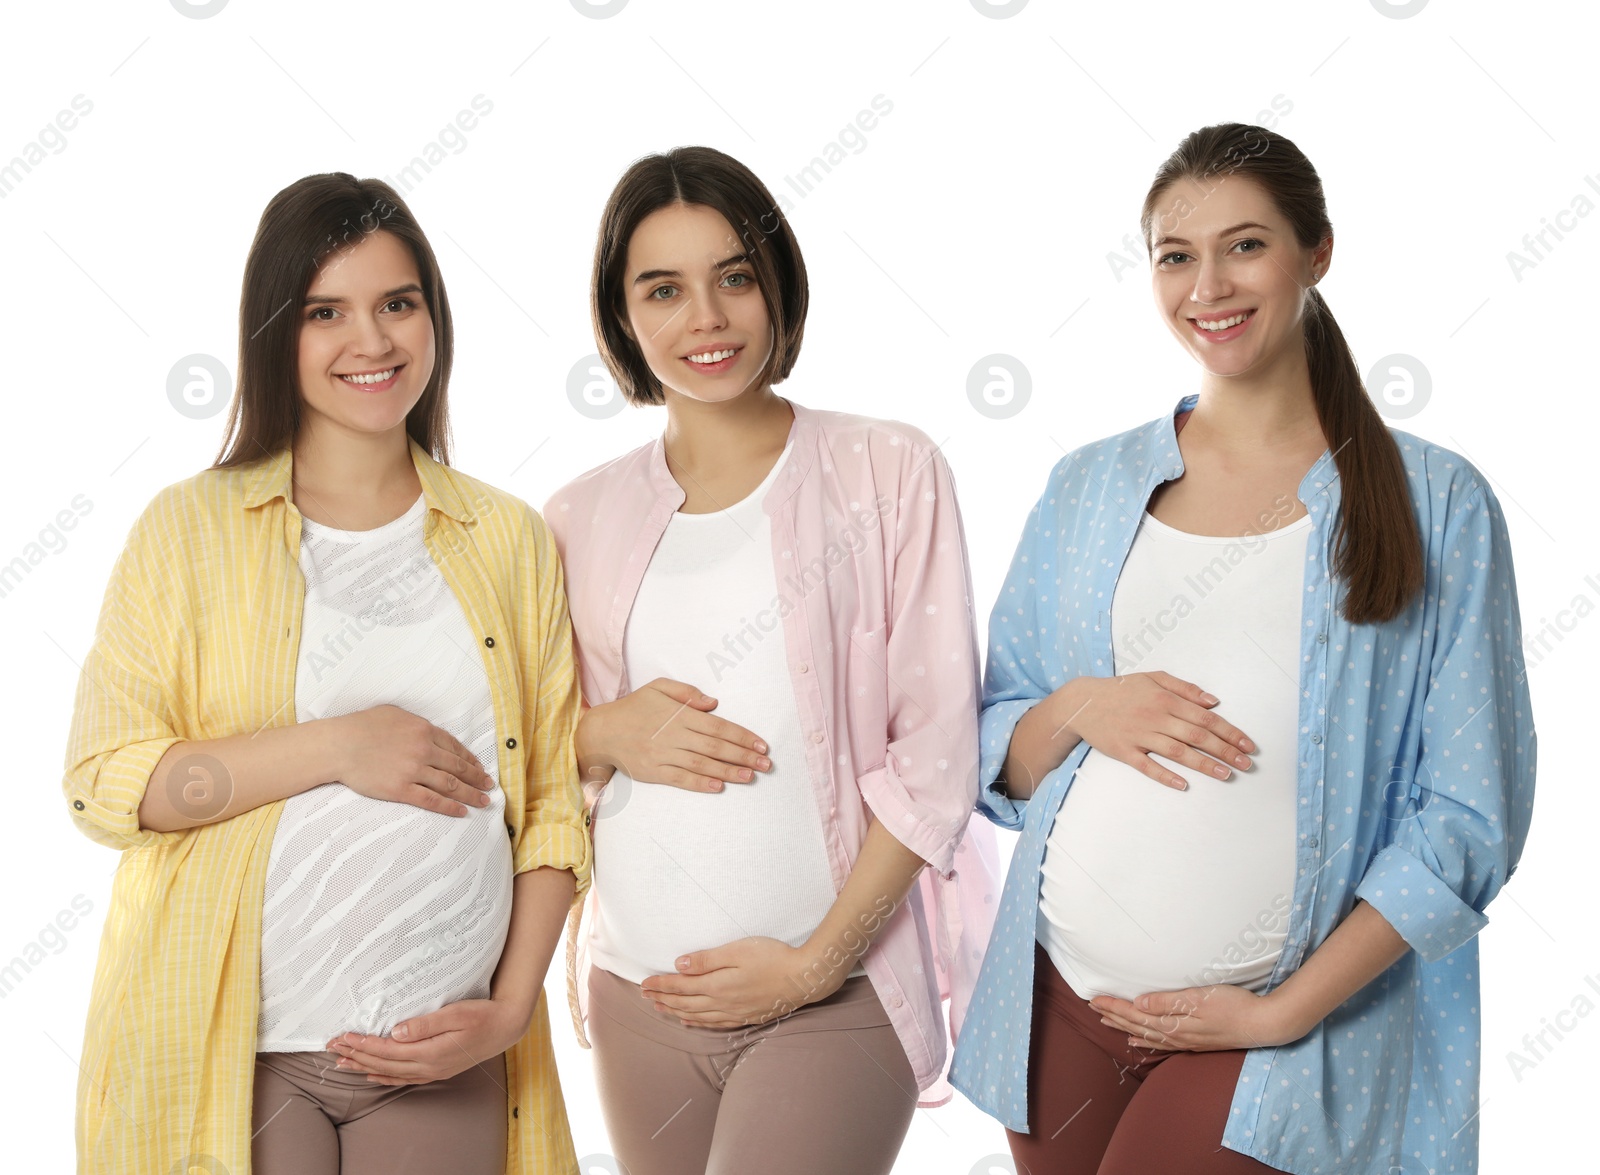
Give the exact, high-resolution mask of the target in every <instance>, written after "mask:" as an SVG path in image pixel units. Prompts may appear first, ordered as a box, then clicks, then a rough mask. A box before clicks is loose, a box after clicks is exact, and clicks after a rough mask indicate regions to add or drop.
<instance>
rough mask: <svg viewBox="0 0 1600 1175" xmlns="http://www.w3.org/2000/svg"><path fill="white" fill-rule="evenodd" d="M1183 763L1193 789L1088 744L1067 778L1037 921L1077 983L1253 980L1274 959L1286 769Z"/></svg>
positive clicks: (1266, 972)
mask: <svg viewBox="0 0 1600 1175" xmlns="http://www.w3.org/2000/svg"><path fill="white" fill-rule="evenodd" d="M1162 762H1163V764H1164V765H1169V766H1170V764H1167V763H1166V761H1165V760H1163V761H1162ZM1177 770H1179V771H1180V773H1181V774H1183V775H1184V776H1185V777H1186V778H1187V779H1188V780H1189V789H1188V790H1187V791H1175V790H1173V789H1171V788H1166V787H1162V786H1161V785H1159V784H1157V783H1155V782H1154V781H1152V780H1150V779H1148V778H1146V777H1145V776H1143V775H1141V774H1140V773H1139V772H1137V771H1135V770H1134V769H1133V768H1131V767H1129V766H1127V765H1125V764H1123V763H1120V762H1118V761H1116V760H1114V759H1110V758H1108V757H1106V756H1104V755H1100V754H1098V753H1097V752H1094V751H1091V752H1090V753H1089V755H1088V756H1087V757H1086V758H1085V759H1084V762H1083V764H1082V766H1081V767H1080V768H1079V770H1078V773H1077V775H1076V776H1075V777H1074V779H1073V781H1072V784H1071V786H1070V787H1069V788H1068V790H1067V796H1066V799H1065V800H1064V801H1063V803H1062V805H1061V810H1060V812H1059V813H1058V814H1057V817H1056V822H1055V825H1054V827H1053V828H1052V829H1051V832H1050V837H1049V842H1048V845H1047V848H1046V852H1045V857H1044V863H1043V865H1042V867H1041V874H1042V877H1041V883H1040V892H1039V926H1038V931H1039V940H1040V942H1041V943H1043V944H1044V946H1045V949H1046V950H1047V951H1048V952H1049V954H1050V956H1051V959H1052V960H1053V961H1054V962H1055V963H1056V965H1057V967H1058V968H1059V969H1060V971H1061V973H1062V976H1063V977H1064V978H1065V979H1066V980H1067V982H1068V984H1069V985H1070V986H1071V987H1072V988H1073V990H1074V991H1076V992H1077V993H1078V994H1079V995H1080V996H1084V997H1085V998H1090V997H1092V996H1094V995H1098V994H1102V993H1103V994H1110V995H1116V996H1119V997H1121V998H1123V999H1132V998H1133V997H1134V996H1137V995H1140V994H1142V993H1144V992H1150V991H1172V990H1176V989H1179V988H1184V987H1194V986H1202V985H1206V984H1213V983H1228V984H1238V985H1240V986H1243V987H1247V988H1250V989H1252V990H1260V989H1261V988H1262V987H1263V986H1265V984H1266V982H1267V979H1268V978H1269V977H1270V975H1271V974H1272V971H1273V968H1274V967H1275V966H1276V964H1277V960H1278V956H1279V955H1280V954H1281V952H1282V948H1283V943H1284V940H1285V938H1286V936H1287V931H1288V923H1289V918H1288V915H1289V909H1290V903H1291V900H1292V895H1293V891H1294V876H1295V873H1294V870H1295V863H1294V843H1295V842H1294V837H1295V793H1294V788H1293V781H1292V779H1289V780H1283V779H1278V778H1276V777H1275V776H1274V774H1273V773H1271V772H1262V773H1256V772H1242V773H1239V772H1236V773H1235V774H1234V776H1233V777H1232V778H1231V779H1229V780H1218V779H1214V778H1210V777H1208V776H1203V775H1200V774H1199V773H1197V772H1193V771H1188V770H1185V769H1182V768H1177Z"/></svg>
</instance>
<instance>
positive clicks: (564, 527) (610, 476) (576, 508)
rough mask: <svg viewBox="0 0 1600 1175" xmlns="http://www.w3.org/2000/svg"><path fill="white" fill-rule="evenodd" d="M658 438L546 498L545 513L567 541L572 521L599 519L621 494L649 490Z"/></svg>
mask: <svg viewBox="0 0 1600 1175" xmlns="http://www.w3.org/2000/svg"><path fill="white" fill-rule="evenodd" d="M656 444H657V442H656V441H648V442H646V443H645V444H643V445H640V446H639V447H638V448H637V449H633V450H630V451H629V452H627V453H624V454H623V455H622V456H620V457H614V458H612V459H611V460H610V461H607V462H604V463H603V464H600V465H596V466H595V467H594V468H593V469H590V470H588V471H587V472H585V473H580V474H579V475H578V476H577V477H575V478H573V479H572V480H571V481H569V482H567V484H566V485H564V486H562V487H561V488H560V489H558V490H556V492H555V493H553V494H551V495H550V497H549V498H548V499H546V501H545V504H544V516H545V519H546V520H547V521H548V522H549V523H550V527H551V529H552V530H553V531H554V532H555V535H556V540H557V542H564V540H565V538H566V535H567V533H568V528H569V526H570V525H571V524H572V523H575V522H578V523H581V522H582V521H583V520H585V519H593V518H595V517H596V516H597V515H598V514H599V513H600V512H601V511H602V510H603V509H605V507H606V506H607V504H608V503H611V502H614V501H615V500H616V499H617V498H618V496H619V495H625V494H629V493H638V492H640V491H643V492H646V493H648V492H649V486H650V484H651V483H650V454H651V450H652V449H654V448H655V445H656Z"/></svg>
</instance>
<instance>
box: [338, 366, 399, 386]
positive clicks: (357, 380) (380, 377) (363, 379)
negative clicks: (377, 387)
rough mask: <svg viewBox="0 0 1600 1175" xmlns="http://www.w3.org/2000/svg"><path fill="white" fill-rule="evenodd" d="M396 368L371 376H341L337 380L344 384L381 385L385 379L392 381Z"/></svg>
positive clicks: (377, 372) (374, 373)
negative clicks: (342, 381)
mask: <svg viewBox="0 0 1600 1175" xmlns="http://www.w3.org/2000/svg"><path fill="white" fill-rule="evenodd" d="M397 370H398V368H394V367H391V368H389V370H388V371H376V372H373V373H372V374H371V375H341V376H340V377H339V378H340V379H342V380H344V381H345V383H352V384H381V383H382V382H383V381H384V380H386V379H392V378H393V377H394V373H395V372H396V371H397Z"/></svg>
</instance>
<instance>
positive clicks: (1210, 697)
mask: <svg viewBox="0 0 1600 1175" xmlns="http://www.w3.org/2000/svg"><path fill="white" fill-rule="evenodd" d="M1200 700H1201V701H1202V702H1204V703H1205V704H1206V705H1208V706H1215V705H1216V704H1217V700H1218V699H1217V695H1216V694H1201V695H1200Z"/></svg>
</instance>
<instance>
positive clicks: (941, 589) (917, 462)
mask: <svg viewBox="0 0 1600 1175" xmlns="http://www.w3.org/2000/svg"><path fill="white" fill-rule="evenodd" d="M900 447H901V448H902V449H904V450H906V452H905V455H904V457H903V460H904V461H905V471H904V472H903V474H902V476H901V480H900V486H899V493H898V504H899V509H898V511H897V513H896V518H895V534H894V537H893V543H894V559H893V578H894V582H893V585H892V591H891V596H890V599H891V606H890V614H889V618H888V620H889V623H888V630H889V631H888V635H887V637H886V640H885V645H884V672H885V677H886V679H887V680H886V685H887V689H888V745H887V748H886V750H885V754H884V762H883V766H882V767H879V768H877V769H875V770H873V771H870V772H867V773H866V774H865V775H863V776H861V778H860V780H859V786H860V788H861V794H862V796H863V797H864V798H865V799H866V802H867V805H868V807H870V808H871V809H872V812H873V814H874V815H875V816H876V817H877V819H878V820H880V821H881V822H882V823H883V825H884V827H885V828H887V829H888V830H889V831H890V832H892V833H893V834H894V835H895V838H896V839H897V840H899V841H900V843H901V844H903V845H905V846H906V847H907V848H908V849H910V850H911V851H912V852H914V853H916V854H917V855H918V856H919V857H921V858H922V859H923V860H925V861H927V862H928V864H930V865H931V866H933V868H934V869H935V870H936V871H937V872H938V873H939V874H940V876H943V877H948V876H950V874H951V872H952V870H953V868H954V861H955V853H956V848H957V846H958V845H959V844H960V843H961V838H962V836H963V834H964V833H965V832H966V828H967V822H968V820H969V819H970V818H971V817H972V811H973V804H974V801H975V800H976V798H977V768H978V647H977V636H976V623H975V621H974V618H973V611H972V578H971V571H970V568H969V566H968V563H967V542H966V535H965V533H964V532H963V529H962V525H961V511H960V508H959V507H958V506H957V503H956V489H955V481H954V479H953V477H952V476H951V473H950V468H949V465H948V464H947V463H946V461H945V459H944V455H943V454H942V453H940V452H939V450H938V449H937V448H935V447H934V446H933V445H932V444H931V442H930V443H926V444H913V445H905V446H900ZM885 537H886V539H887V537H888V536H885Z"/></svg>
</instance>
